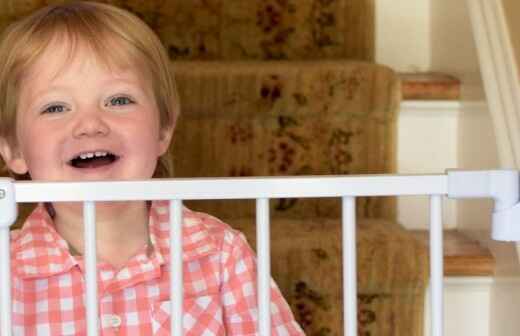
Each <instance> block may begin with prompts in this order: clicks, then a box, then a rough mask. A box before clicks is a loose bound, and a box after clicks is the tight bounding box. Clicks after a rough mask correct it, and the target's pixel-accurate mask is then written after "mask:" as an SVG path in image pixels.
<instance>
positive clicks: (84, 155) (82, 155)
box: [79, 154, 88, 160]
mask: <svg viewBox="0 0 520 336" xmlns="http://www.w3.org/2000/svg"><path fill="white" fill-rule="evenodd" d="M79 157H80V158H81V159H83V160H84V159H86V158H88V154H80V155H79Z"/></svg>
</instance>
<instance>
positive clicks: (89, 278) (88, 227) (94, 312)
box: [83, 201, 99, 336]
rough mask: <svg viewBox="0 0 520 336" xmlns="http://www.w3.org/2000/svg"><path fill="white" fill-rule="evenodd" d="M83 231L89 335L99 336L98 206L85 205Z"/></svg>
mask: <svg viewBox="0 0 520 336" xmlns="http://www.w3.org/2000/svg"><path fill="white" fill-rule="evenodd" d="M83 231H84V235H85V238H84V239H85V241H84V244H85V282H86V298H85V301H86V303H87V335H88V336H97V335H98V329H99V322H98V300H97V268H96V267H97V257H96V204H95V203H94V202H91V201H85V202H84V203H83Z"/></svg>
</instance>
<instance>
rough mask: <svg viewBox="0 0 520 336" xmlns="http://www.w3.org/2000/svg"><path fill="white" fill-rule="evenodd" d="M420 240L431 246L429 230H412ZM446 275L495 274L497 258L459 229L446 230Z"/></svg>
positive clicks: (444, 242)
mask: <svg viewBox="0 0 520 336" xmlns="http://www.w3.org/2000/svg"><path fill="white" fill-rule="evenodd" d="M410 232H411V233H412V234H413V235H414V236H415V237H416V238H417V239H418V240H419V241H420V242H422V243H423V244H424V245H425V246H426V247H429V245H430V243H429V232H428V231H426V230H412V231H410ZM443 244H444V246H443V247H444V249H443V251H444V274H445V276H493V275H494V274H495V258H494V257H493V255H492V254H491V252H490V251H489V249H487V248H486V247H483V246H482V245H481V244H479V242H478V241H476V240H473V239H470V238H468V237H467V236H466V235H464V234H463V233H461V232H459V231H457V230H445V231H444V241H443Z"/></svg>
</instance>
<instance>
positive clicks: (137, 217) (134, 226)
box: [54, 202, 149, 269]
mask: <svg viewBox="0 0 520 336" xmlns="http://www.w3.org/2000/svg"><path fill="white" fill-rule="evenodd" d="M54 210H55V217H54V223H55V225H56V230H57V231H58V232H59V233H60V235H61V236H62V237H63V238H64V239H65V240H66V241H67V242H68V243H69V246H70V251H71V252H72V253H73V254H74V253H76V254H83V252H84V241H83V239H84V232H83V216H82V211H81V205H79V204H70V203H68V204H64V203H62V204H55V205H54ZM148 210H149V209H148V205H147V204H146V202H124V203H122V202H118V203H115V202H105V203H98V204H96V244H97V246H96V247H97V256H98V258H99V259H101V260H103V261H105V262H108V263H110V264H111V265H113V266H114V267H115V268H117V269H119V268H121V267H122V266H124V264H125V263H126V262H127V261H128V260H129V259H130V258H131V257H132V256H134V255H135V253H136V252H137V251H138V250H140V249H141V248H143V246H144V245H145V244H147V243H148V242H149V233H148V218H149V211H148Z"/></svg>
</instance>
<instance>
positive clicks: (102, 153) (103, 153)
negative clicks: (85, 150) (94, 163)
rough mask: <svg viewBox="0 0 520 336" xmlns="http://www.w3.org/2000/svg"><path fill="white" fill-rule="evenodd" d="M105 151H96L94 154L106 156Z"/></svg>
mask: <svg viewBox="0 0 520 336" xmlns="http://www.w3.org/2000/svg"><path fill="white" fill-rule="evenodd" d="M106 155H107V152H96V156H106Z"/></svg>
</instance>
